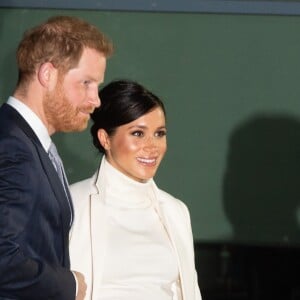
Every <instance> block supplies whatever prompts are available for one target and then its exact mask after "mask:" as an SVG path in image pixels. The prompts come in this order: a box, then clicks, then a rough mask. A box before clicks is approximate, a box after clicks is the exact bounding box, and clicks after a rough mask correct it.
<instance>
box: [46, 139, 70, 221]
mask: <svg viewBox="0 0 300 300" xmlns="http://www.w3.org/2000/svg"><path fill="white" fill-rule="evenodd" d="M48 155H49V158H50V160H51V162H52V164H53V166H54V168H55V170H56V172H57V174H58V177H59V179H60V181H61V183H62V185H63V188H64V191H65V194H66V197H67V199H68V204H69V207H70V212H71V223H70V224H72V219H73V214H72V206H71V205H72V204H71V199H70V197H69V195H70V193H69V187H68V186H69V184H68V180H67V176H66V173H65V169H64V166H63V163H62V160H61V158H60V156H59V154H58V152H57V149H56V146H55V145H54V143H53V142H51V145H50V147H49V150H48Z"/></svg>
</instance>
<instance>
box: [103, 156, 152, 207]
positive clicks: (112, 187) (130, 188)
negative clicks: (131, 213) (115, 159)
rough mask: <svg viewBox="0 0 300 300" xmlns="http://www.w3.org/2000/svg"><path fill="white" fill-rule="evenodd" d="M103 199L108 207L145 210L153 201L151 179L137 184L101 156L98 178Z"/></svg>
mask: <svg viewBox="0 0 300 300" xmlns="http://www.w3.org/2000/svg"><path fill="white" fill-rule="evenodd" d="M98 179H100V182H101V183H100V190H101V191H102V193H103V194H102V195H103V196H104V197H103V199H104V200H105V202H106V203H107V204H109V205H113V206H118V207H121V208H146V207H149V206H151V205H153V203H154V201H155V193H154V188H155V184H154V181H153V179H149V180H148V181H147V182H138V181H135V180H134V179H132V178H130V177H128V176H126V175H125V174H123V173H121V172H120V171H119V170H117V169H116V168H115V167H113V166H112V165H111V164H110V163H109V162H108V161H107V159H106V158H105V156H103V158H102V161H101V165H100V170H99V177H98Z"/></svg>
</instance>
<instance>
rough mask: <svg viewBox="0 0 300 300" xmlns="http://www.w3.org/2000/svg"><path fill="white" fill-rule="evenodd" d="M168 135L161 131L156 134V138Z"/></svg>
mask: <svg viewBox="0 0 300 300" xmlns="http://www.w3.org/2000/svg"><path fill="white" fill-rule="evenodd" d="M166 135H167V132H166V131H165V130H160V131H158V132H157V133H156V136H158V137H164V136H166Z"/></svg>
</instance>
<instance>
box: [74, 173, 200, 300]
mask: <svg viewBox="0 0 300 300" xmlns="http://www.w3.org/2000/svg"><path fill="white" fill-rule="evenodd" d="M99 172H101V167H100V170H99V171H98V172H96V174H95V175H94V176H93V177H91V178H89V179H86V180H83V181H80V182H78V183H75V184H73V185H71V187H70V191H71V194H72V198H73V203H74V211H75V218H74V223H73V225H72V229H71V232H70V258H71V269H72V270H74V271H79V272H81V273H83V274H84V276H85V281H86V283H87V293H86V298H85V299H86V300H99V299H100V298H99V295H97V289H96V288H93V285H94V284H95V285H96V283H95V282H101V277H102V268H101V266H102V265H103V259H104V255H103V251H104V249H103V248H104V247H103V241H104V240H105V235H106V228H105V227H106V224H105V222H104V219H105V218H104V217H103V216H104V214H105V204H104V201H103V200H102V199H103V197H101V191H102V189H101V187H102V186H103V184H105V183H104V182H101V180H102V177H101V176H99ZM155 193H156V199H158V201H157V203H156V210H157V213H158V214H159V216H160V218H161V221H162V222H163V224H164V225H165V227H166V229H167V232H168V234H169V236H170V239H171V242H172V245H173V247H174V249H175V252H176V256H177V261H178V266H179V275H180V285H181V289H182V295H183V300H201V295H200V290H199V287H198V282H197V274H196V270H195V263H194V247H193V236H192V230H191V222H190V216H189V212H188V209H187V207H186V206H185V204H184V203H183V202H181V201H180V200H178V199H176V198H174V197H173V196H171V195H170V194H168V193H166V192H164V191H162V190H160V189H158V188H157V187H156V185H155ZM120 255H122V254H120Z"/></svg>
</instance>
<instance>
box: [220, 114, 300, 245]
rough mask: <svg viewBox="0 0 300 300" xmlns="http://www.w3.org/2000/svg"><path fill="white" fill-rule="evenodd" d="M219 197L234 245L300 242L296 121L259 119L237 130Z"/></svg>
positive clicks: (299, 142) (282, 117) (299, 129)
mask: <svg viewBox="0 0 300 300" xmlns="http://www.w3.org/2000/svg"><path fill="white" fill-rule="evenodd" d="M223 197H224V198H223V200H224V211H225V214H226V216H227V217H228V219H229V221H230V222H231V225H232V228H233V234H234V236H233V240H234V241H236V242H242V243H255V244H280V245H281V244H282V245H294V244H300V230H299V227H300V226H299V222H298V220H297V210H298V209H299V202H300V122H299V121H297V120H296V119H295V118H293V117H290V116H286V115H274V116H272V115H265V116H264V115H261V116H256V117H253V118H251V119H249V120H248V121H246V122H245V123H243V124H242V125H241V126H240V127H239V128H237V129H236V130H235V131H234V132H233V133H232V136H231V138H230V141H229V153H228V158H227V167H226V170H225V175H224V182H223Z"/></svg>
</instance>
